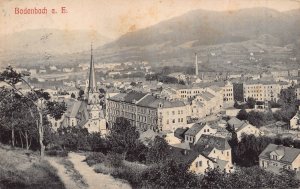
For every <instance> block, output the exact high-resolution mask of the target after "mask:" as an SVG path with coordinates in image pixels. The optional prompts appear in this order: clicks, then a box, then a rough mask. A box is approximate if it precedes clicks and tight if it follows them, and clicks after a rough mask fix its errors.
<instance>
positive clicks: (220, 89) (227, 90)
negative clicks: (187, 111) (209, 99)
mask: <svg viewBox="0 0 300 189" xmlns="http://www.w3.org/2000/svg"><path fill="white" fill-rule="evenodd" d="M212 90H213V93H214V94H217V93H218V94H220V95H222V103H223V105H222V106H233V104H234V95H233V84H232V83H231V82H228V81H227V82H213V83H202V84H199V85H197V84H195V85H193V86H180V88H179V89H177V98H180V99H185V100H187V99H190V98H193V97H195V96H197V95H199V94H200V93H202V92H203V91H209V92H212Z"/></svg>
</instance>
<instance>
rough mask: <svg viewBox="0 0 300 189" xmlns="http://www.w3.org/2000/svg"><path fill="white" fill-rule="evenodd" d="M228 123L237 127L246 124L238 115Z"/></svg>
mask: <svg viewBox="0 0 300 189" xmlns="http://www.w3.org/2000/svg"><path fill="white" fill-rule="evenodd" d="M227 123H228V125H229V126H231V127H233V126H234V128H235V129H238V128H239V127H241V126H242V125H243V124H244V122H243V121H241V120H239V119H238V118H236V117H233V118H231V119H230V120H228V121H227Z"/></svg>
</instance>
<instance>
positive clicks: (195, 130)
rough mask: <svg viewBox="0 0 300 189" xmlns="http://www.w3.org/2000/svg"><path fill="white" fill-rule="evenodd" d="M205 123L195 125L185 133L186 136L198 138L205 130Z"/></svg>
mask: <svg viewBox="0 0 300 189" xmlns="http://www.w3.org/2000/svg"><path fill="white" fill-rule="evenodd" d="M205 125H206V124H205V123H195V124H194V125H193V126H192V127H191V128H190V129H189V130H187V131H186V132H185V134H186V135H190V136H196V135H197V133H199V131H201V130H202V129H203V127H204V126H205Z"/></svg>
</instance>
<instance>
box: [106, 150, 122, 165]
mask: <svg viewBox="0 0 300 189" xmlns="http://www.w3.org/2000/svg"><path fill="white" fill-rule="evenodd" d="M106 158H107V162H108V164H109V165H110V166H112V167H121V165H122V164H123V157H122V154H118V153H114V152H109V153H108V154H107V156H106Z"/></svg>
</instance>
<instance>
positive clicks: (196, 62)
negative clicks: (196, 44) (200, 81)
mask: <svg viewBox="0 0 300 189" xmlns="http://www.w3.org/2000/svg"><path fill="white" fill-rule="evenodd" d="M195 70H196V71H195V75H196V76H198V71H199V70H198V57H197V53H195Z"/></svg>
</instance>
